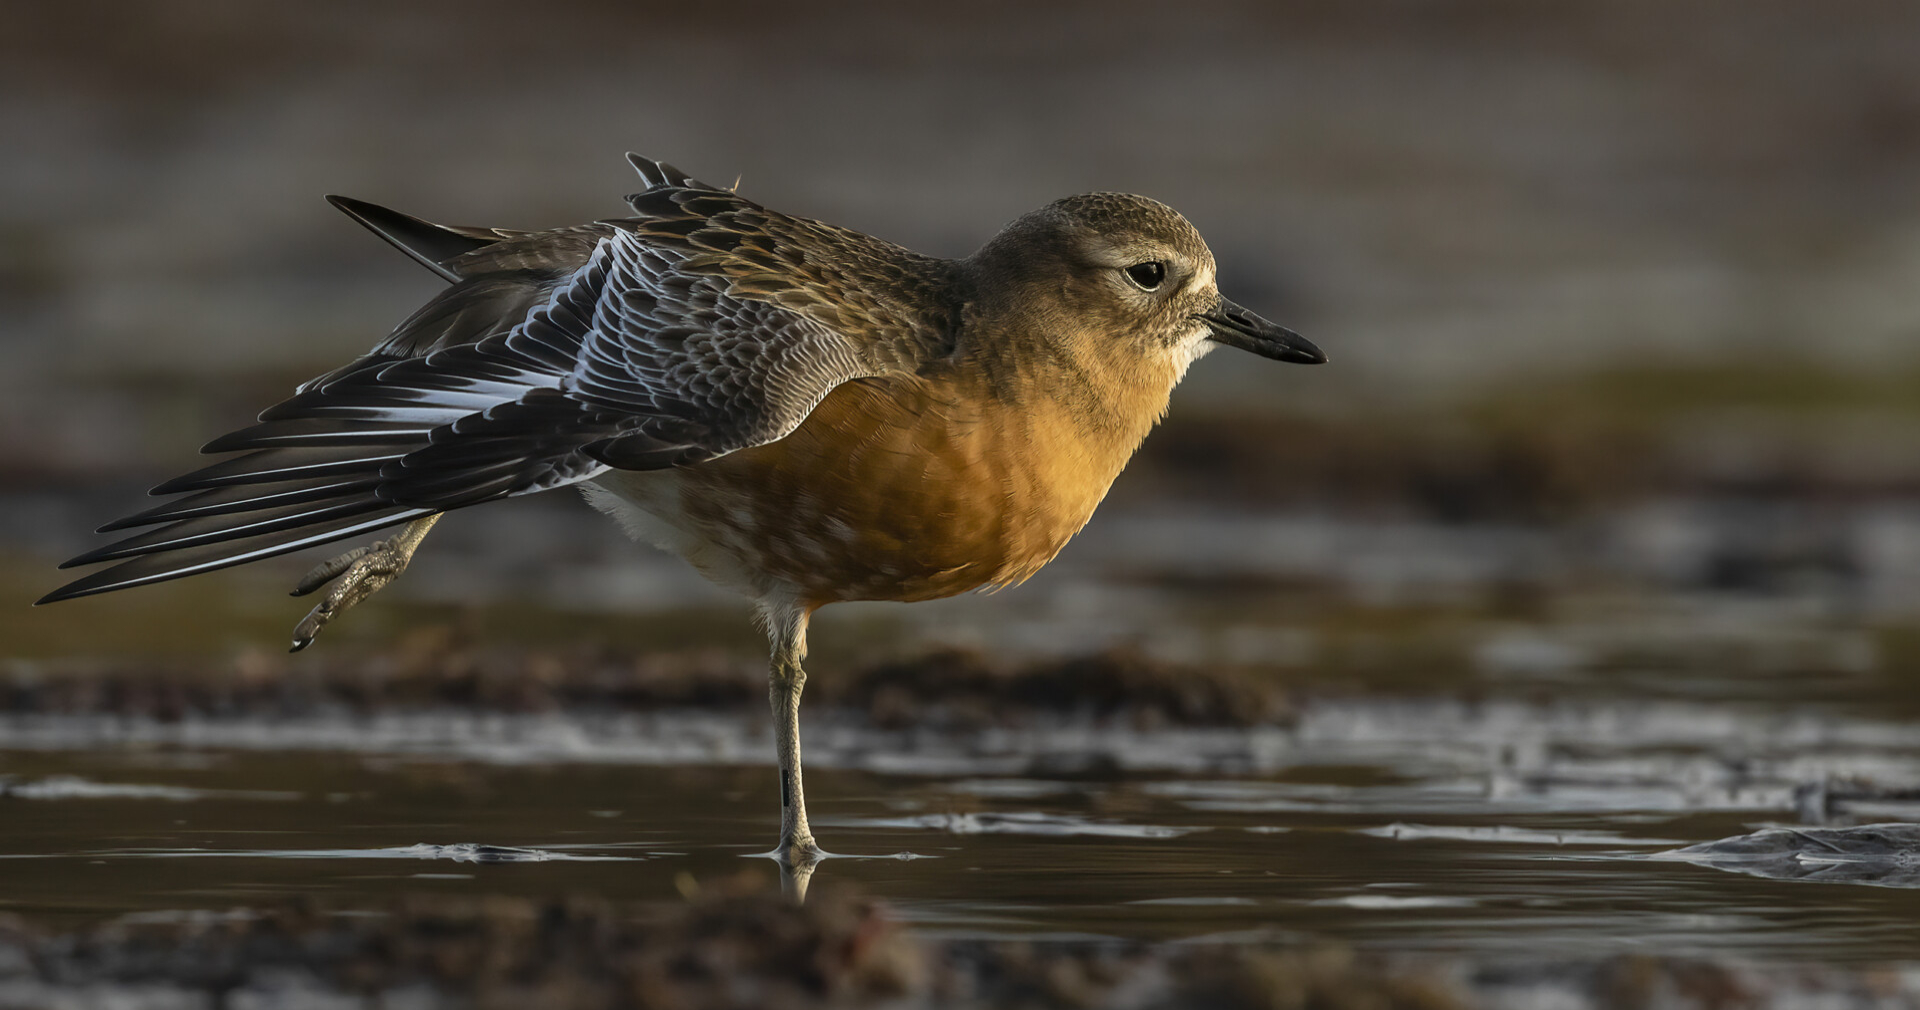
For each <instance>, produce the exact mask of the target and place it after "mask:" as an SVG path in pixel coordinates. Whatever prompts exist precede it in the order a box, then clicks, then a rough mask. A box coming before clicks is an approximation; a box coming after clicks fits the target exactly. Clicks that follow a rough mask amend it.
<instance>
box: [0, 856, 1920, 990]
mask: <svg viewBox="0 0 1920 1010" xmlns="http://www.w3.org/2000/svg"><path fill="white" fill-rule="evenodd" d="M682 891H683V892H684V895H685V898H686V900H685V901H684V902H681V903H673V904H667V903H651V904H636V905H623V904H617V903H612V902H607V901H604V900H599V899H593V898H583V897H575V898H566V899H553V900H526V899H519V898H505V897H494V898H488V899H484V900H464V899H426V898H413V899H405V900H400V901H396V902H395V903H393V904H391V905H390V906H388V907H385V908H379V909H330V908H327V907H325V906H322V905H317V904H314V903H311V902H293V903H288V904H283V905H280V906H276V907H272V908H268V909H262V910H257V911H234V912H231V913H227V914H199V915H177V916H167V915H151V914H150V915H143V916H131V917H126V918H122V919H119V920H115V921H111V922H107V923H103V924H100V925H97V926H94V927H91V928H84V929H79V930H75V931H68V932H59V931H50V930H45V929H42V928H39V927H37V926H36V925H35V924H34V923H32V922H30V921H27V920H25V919H21V918H17V917H14V918H8V919H0V1007H9V1008H13V1007H20V1008H26V1007H51V1006H58V1007H71V1008H93V1007H103V1008H104V1007H114V1008H116V1010H149V1008H154V1010H158V1008H168V1010H172V1008H198V1007H267V1006H271V1007H286V1008H308V1007H312V1008H319V1007H327V1008H346V1007H409V1008H439V1007H481V1008H489V1007H525V1006H538V1007H543V1008H573V1007H578V1008H602V1007H604V1008H621V1007H633V1008H662V1010H665V1008H672V1010H702V1008H723V1007H776V1006H777V1007H796V1008H809V1007H820V1008H825V1007H882V1006H884V1007H890V1008H915V1007H996V1008H1004V1007H1050V1006H1063V1007H1078V1008H1096V1007H1115V1008H1118V1007H1129V1008H1162V1007H1166V1008H1172V1007H1199V1006H1206V1007H1216V1008H1220V1010H1238V1008H1246V1010H1254V1008H1262V1010H1264V1008H1274V1010H1280V1008H1306V1007H1326V1008H1352V1010H1360V1008H1368V1010H1455V1008H1459V1010H1466V1008H1488V1010H1498V1008H1504V1007H1513V1008H1519V1007H1538V1006H1553V1007H1564V1008H1568V1010H1577V1008H1586V1007H1619V1006H1634V1007H1645V1006H1659V1007H1670V1008H1676V1010H1679V1008H1696V1007H1697V1008H1702V1010H1707V1008H1720V1007H1736V1006H1737V1007H1743V1008H1768V1007H1789V1006H1809V1005H1818V1006H1820V1007H1823V1008H1834V1010H1845V1008H1852V1007H1862V1008H1864V1007H1889V1006H1911V1005H1914V1002H1915V1001H1920V974H1916V973H1914V972H1912V971H1905V972H1902V971H1896V970H1890V969H1880V968H1875V967H1864V968H1861V967H1850V968H1808V967H1798V966H1783V965H1779V964H1758V963H1750V962H1741V961H1711V960H1702V959H1687V958H1668V957H1658V956H1612V957H1601V958H1565V959H1560V960H1554V961H1547V962H1541V961H1534V962H1531V963H1529V964H1527V965H1524V966H1522V965H1519V964H1516V963H1504V962H1502V961H1501V960H1500V959H1498V958H1488V957H1445V956H1435V955H1431V954H1423V955H1418V956H1408V955H1397V954H1395V953H1392V952H1389V951H1379V950H1356V949H1354V948H1352V947H1348V946H1343V945H1337V944H1325V943H1319V944H1315V943H1300V942H1286V941H1284V940H1275V941H1271V942H1265V943H1254V944H1234V945H1228V944H1224V943H1209V942H1205V941H1200V942H1195V943H1190V944H1177V945H1157V946H1154V945H1145V944H1134V943H1117V942H1111V941H1103V942H1093V941H1071V940H1069V941H1038V942H1004V941H969V940H937V939H929V938H926V937H923V936H921V935H920V934H918V933H917V932H916V931H915V930H914V929H913V928H911V927H909V926H907V925H905V924H903V923H902V922H901V921H900V920H899V919H897V918H896V917H895V916H894V915H893V913H892V912H891V910H890V909H889V907H888V906H887V905H886V904H885V903H884V902H881V901H878V900H876V899H873V898H871V897H868V896H866V895H863V894H861V893H860V892H859V891H857V890H856V889H853V888H848V887H830V888H826V889H823V890H822V892H821V893H819V894H816V895H815V896H814V898H813V899H812V900H811V901H810V902H809V903H808V904H807V905H805V906H795V905H793V904H792V903H790V902H788V901H786V900H785V899H783V898H781V897H780V896H779V894H778V893H777V892H776V891H773V890H771V889H770V888H769V887H768V886H767V882H766V880H765V878H764V877H763V876H760V875H756V874H752V873H748V874H742V875H740V876H736V877H734V878H731V879H728V880H724V881H720V882H718V883H717V884H711V885H702V884H701V883H699V882H697V881H694V880H693V879H692V878H691V877H688V878H686V879H684V880H683V882H682Z"/></svg>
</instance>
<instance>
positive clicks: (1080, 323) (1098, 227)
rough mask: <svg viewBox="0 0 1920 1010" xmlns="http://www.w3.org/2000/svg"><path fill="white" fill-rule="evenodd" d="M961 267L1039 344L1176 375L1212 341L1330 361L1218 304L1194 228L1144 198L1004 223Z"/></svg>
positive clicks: (1281, 330) (1102, 196)
mask: <svg viewBox="0 0 1920 1010" xmlns="http://www.w3.org/2000/svg"><path fill="white" fill-rule="evenodd" d="M967 262H968V264H969V265H970V267H971V268H972V271H973V273H974V276H975V279H976V294H977V298H978V300H979V302H980V303H981V305H982V307H983V308H984V309H985V310H986V311H987V312H988V313H991V314H992V315H994V316H998V317H1002V318H1003V319H1007V317H1010V319H1008V321H1010V322H1012V323H1013V324H1014V325H1012V326H1010V327H1009V329H1010V330H1013V331H1023V332H1024V333H1026V334H1029V335H1031V336H1034V337H1038V338H1040V339H1045V340H1049V341H1089V342H1095V343H1099V342H1107V343H1108V344H1109V347H1113V348H1115V349H1119V350H1122V351H1124V352H1131V353H1133V354H1137V355H1143V356H1146V357H1147V358H1150V359H1154V360H1165V361H1169V362H1172V363H1174V365H1175V366H1176V375H1177V373H1178V372H1184V371H1185V370H1186V366H1187V365H1188V364H1190V363H1191V362H1192V361H1193V360H1194V359H1196V358H1198V357H1199V356H1200V355H1202V354H1204V353H1206V352H1207V351H1208V350H1211V349H1212V348H1213V346H1214V345H1216V344H1225V345H1227V346H1229V347H1238V348H1240V349H1242V350H1247V351H1252V352H1253V353H1255V354H1258V355H1260V356H1262V357H1266V358H1272V359H1274V360H1276V361H1288V362H1295V363H1298V364H1319V363H1321V362H1324V361H1326V360H1327V359H1326V355H1324V354H1322V353H1320V349H1319V348H1317V347H1315V346H1314V345H1313V344H1312V343H1310V342H1308V341H1307V340H1306V339H1305V338H1303V337H1301V336H1300V335H1299V334H1297V333H1294V332H1293V331H1292V330H1289V329H1287V328H1285V327H1283V326H1279V325H1277V324H1275V323H1271V322H1268V321H1267V320H1265V319H1262V318H1261V317H1260V316H1258V315H1255V314H1254V313H1252V312H1250V311H1248V310H1247V309H1245V308H1242V307H1241V306H1239V305H1236V304H1235V303H1233V302H1232V301H1229V300H1228V299H1227V298H1225V297H1224V296H1222V295H1221V294H1220V289H1219V288H1218V287H1217V286H1216V285H1215V283H1214V262H1213V252H1212V250H1210V249H1208V248H1207V243H1206V242H1205V240H1203V239H1202V238H1201V237H1200V233H1199V231H1197V230H1196V229H1195V228H1194V227H1193V225H1192V224H1190V223H1188V221H1187V219H1186V218H1184V217H1182V216H1180V214H1179V213H1177V212H1176V211H1174V209H1173V208H1171V207H1168V206H1167V205H1166V204H1163V203H1160V202H1159V201H1156V200H1149V199H1147V198H1146V197H1142V196H1132V195H1129V194H1125V193H1087V194H1083V195H1081V196H1071V197H1067V198H1066V199H1064V200H1057V201H1055V202H1053V203H1051V204H1049V205H1047V206H1045V207H1042V208H1041V209H1039V210H1037V211H1034V212H1033V213H1031V214H1027V215H1025V216H1023V217H1021V218H1019V219H1018V220H1015V221H1014V222H1013V223H1012V224H1009V225H1008V226H1007V227H1006V228H1005V229H1003V230H1002V231H1001V232H1000V234H999V235H996V236H995V237H994V238H993V239H992V240H991V241H989V242H988V243H987V244H986V245H985V246H982V247H981V249H980V250H979V251H978V252H976V253H974V254H973V256H972V257H970V258H969V259H968V261H967ZM1101 350H1102V351H1106V350H1107V349H1106V348H1102V349H1101ZM1103 356H1104V355H1103Z"/></svg>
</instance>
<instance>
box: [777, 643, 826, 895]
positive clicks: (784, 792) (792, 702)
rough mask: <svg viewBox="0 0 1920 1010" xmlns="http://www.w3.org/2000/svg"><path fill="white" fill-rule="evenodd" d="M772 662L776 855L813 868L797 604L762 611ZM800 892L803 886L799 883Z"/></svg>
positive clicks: (815, 851) (816, 849) (803, 647)
mask: <svg viewBox="0 0 1920 1010" xmlns="http://www.w3.org/2000/svg"><path fill="white" fill-rule="evenodd" d="M764 617H765V620H766V623H767V637H768V638H769V639H771V640H772V645H773V662H772V669H771V675H770V676H769V678H768V685H767V700H768V702H769V703H770V704H771V705H772V707H773V734H774V747H775V749H776V750H777V751H778V752H779V755H780V844H779V846H778V847H777V848H776V849H775V850H774V856H775V858H777V859H779V860H780V862H781V863H782V864H784V865H786V866H787V867H789V868H797V867H802V866H804V867H805V868H806V869H807V870H808V871H811V869H812V867H813V864H814V863H816V862H818V861H819V859H820V846H819V845H818V844H816V843H815V842H814V840H813V829H812V828H810V827H808V826H807V796H806V791H805V789H804V788H803V787H802V786H801V781H800V691H801V689H802V688H804V687H806V686H807V672H806V670H804V669H802V668H801V665H800V663H801V660H803V659H805V658H806V655H807V617H808V611H807V610H806V609H803V608H801V607H797V606H788V607H781V608H772V607H769V608H767V609H766V610H765V611H764ZM800 889H801V896H802V897H804V895H805V885H804V883H802V884H801V885H800Z"/></svg>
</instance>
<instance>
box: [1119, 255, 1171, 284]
mask: <svg viewBox="0 0 1920 1010" xmlns="http://www.w3.org/2000/svg"><path fill="white" fill-rule="evenodd" d="M1127 279H1128V280H1130V281H1132V282H1133V283H1134V284H1135V285H1136V286H1137V287H1139V288H1140V290H1142V291H1152V290H1154V289H1155V288H1158V287H1159V286H1160V282H1161V281H1164V280H1166V279H1167V265H1166V264H1165V263H1162V262H1160V261H1159V260H1146V261H1144V262H1141V263H1135V264H1134V265H1132V266H1130V267H1128V268H1127Z"/></svg>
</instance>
